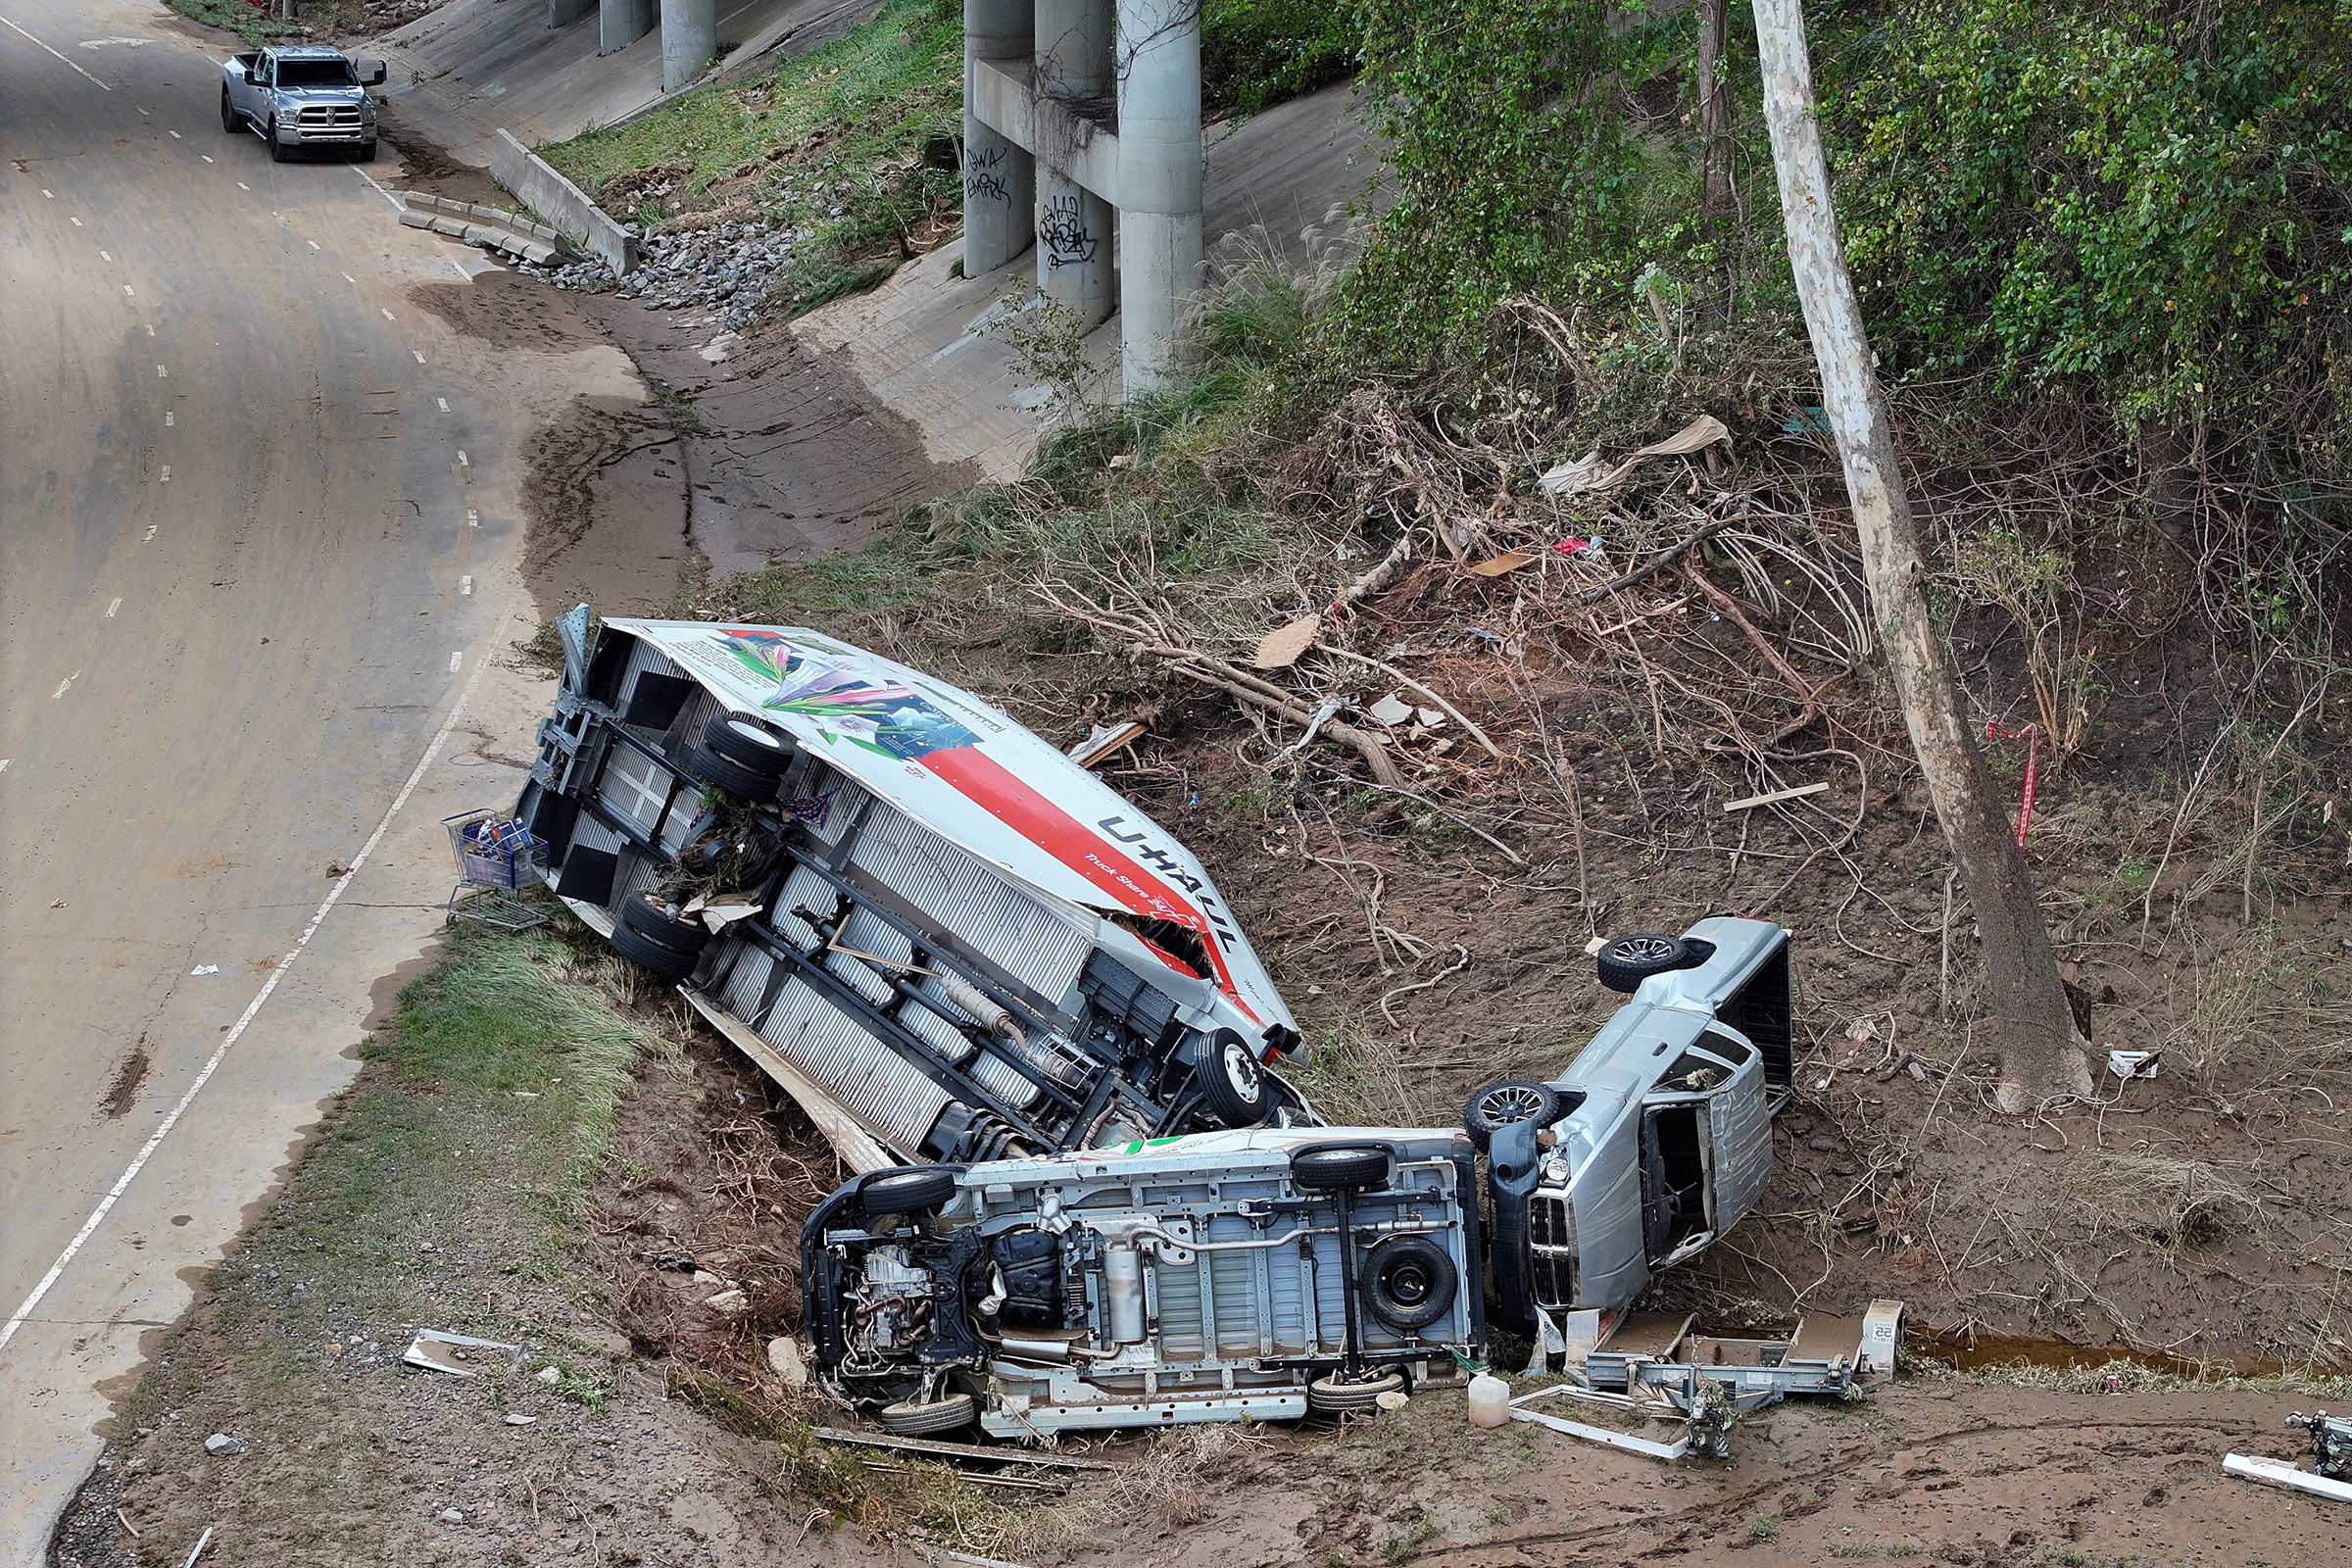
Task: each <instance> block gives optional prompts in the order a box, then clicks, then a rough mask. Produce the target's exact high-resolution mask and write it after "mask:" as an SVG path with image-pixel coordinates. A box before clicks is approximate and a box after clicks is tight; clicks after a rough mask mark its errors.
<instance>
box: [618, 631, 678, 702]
mask: <svg viewBox="0 0 2352 1568" xmlns="http://www.w3.org/2000/svg"><path fill="white" fill-rule="evenodd" d="M685 673H686V672H685V671H684V670H682V669H680V668H679V667H678V666H677V664H676V663H675V662H673V661H672V660H671V659H670V657H669V656H668V655H667V654H665V653H663V652H662V650H661V649H659V648H657V647H655V646H654V645H653V644H652V643H649V642H647V641H646V640H645V639H644V638H642V637H639V638H634V639H632V640H631V645H630V648H629V662H628V665H627V667H626V668H625V669H623V670H622V671H621V676H620V695H619V696H618V697H615V698H614V699H613V708H614V709H615V710H616V711H620V712H623V713H625V712H627V711H629V699H630V698H632V697H634V696H636V695H637V677H638V676H640V675H667V676H670V677H671V678H673V679H675V678H676V677H678V676H681V675H684V674H685Z"/></svg>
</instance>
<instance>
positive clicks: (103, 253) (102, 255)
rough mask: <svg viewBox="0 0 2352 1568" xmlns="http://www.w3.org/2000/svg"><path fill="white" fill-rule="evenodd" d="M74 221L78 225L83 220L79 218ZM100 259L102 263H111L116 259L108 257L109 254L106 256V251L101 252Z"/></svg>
mask: <svg viewBox="0 0 2352 1568" xmlns="http://www.w3.org/2000/svg"><path fill="white" fill-rule="evenodd" d="M73 221H75V222H76V223H78V222H80V221H81V220H80V219H78V218H76V219H75V220H73ZM98 259H99V260H100V261H102V262H111V261H113V260H114V258H113V257H112V256H109V255H107V254H106V252H104V251H100V252H99V253H98Z"/></svg>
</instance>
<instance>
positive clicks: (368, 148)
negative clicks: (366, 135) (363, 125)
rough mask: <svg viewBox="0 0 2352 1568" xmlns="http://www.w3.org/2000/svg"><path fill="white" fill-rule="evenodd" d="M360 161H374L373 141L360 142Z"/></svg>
mask: <svg viewBox="0 0 2352 1568" xmlns="http://www.w3.org/2000/svg"><path fill="white" fill-rule="evenodd" d="M360 162H361V163H363V164H372V163H374V162H375V143H373V142H371V141H364V142H362V143H360Z"/></svg>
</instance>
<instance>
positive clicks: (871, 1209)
mask: <svg viewBox="0 0 2352 1568" xmlns="http://www.w3.org/2000/svg"><path fill="white" fill-rule="evenodd" d="M961 1174H962V1168H961V1167H960V1166H956V1165H909V1166H907V1167H906V1168H904V1169H901V1170H885V1171H876V1172H875V1173H874V1174H873V1175H871V1176H868V1177H867V1178H866V1179H865V1180H864V1181H862V1182H859V1183H858V1213H859V1214H860V1215H862V1216H864V1217H865V1218H867V1219H881V1218H883V1217H884V1216H885V1215H889V1214H928V1213H930V1212H931V1211H932V1210H933V1209H935V1208H937V1207H939V1205H940V1204H942V1203H944V1202H946V1201H948V1200H949V1199H951V1198H954V1197H955V1196H956V1177H957V1176H959V1175H961Z"/></svg>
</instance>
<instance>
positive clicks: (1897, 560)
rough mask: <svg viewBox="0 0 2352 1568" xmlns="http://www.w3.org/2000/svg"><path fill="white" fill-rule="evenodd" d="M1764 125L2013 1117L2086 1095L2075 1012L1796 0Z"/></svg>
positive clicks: (1775, 61)
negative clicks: (1989, 737) (1907, 439)
mask: <svg viewBox="0 0 2352 1568" xmlns="http://www.w3.org/2000/svg"><path fill="white" fill-rule="evenodd" d="M1755 15H1756V42H1757V52H1758V54H1759V55H1761V56H1762V59H1763V67H1764V118H1765V123H1766V124H1767V125H1768V126H1769V128H1770V130H1771V132H1772V157H1773V165H1774V167H1775V169H1776V171H1777V172H1778V173H1779V175H1780V188H1781V211H1782V215H1783V218H1784V219H1785V221H1787V223H1788V228H1789V265H1790V267H1791V268H1792V269H1793V270H1794V271H1795V274H1796V292H1797V298H1798V300H1799V301H1800V302H1801V303H1802V305H1803V307H1804V313H1805V326H1806V328H1807V330H1808V331H1809V332H1810V333H1811V335H1812V339H1813V356H1814V358H1815V360H1817V361H1818V362H1819V363H1820V367H1821V392H1822V408H1823V412H1825V413H1826V414H1828V416H1829V418H1830V425H1831V428H1832V429H1834V430H1835V431H1836V432H1837V435H1838V453H1839V455H1840V456H1841V457H1842V458H1843V460H1844V464H1845V487H1846V493H1847V495H1848V496H1849V498H1850V499H1851V502H1852V505H1853V511H1854V526H1855V530H1856V532H1857V533H1858V534H1859V535H1860V540H1861V546H1862V568H1863V576H1864V578H1865V580H1866V582H1867V583H1868V585H1869V589H1870V602H1871V612H1872V614H1873V617H1874V618H1875V619H1876V621H1877V623H1878V636H1879V645H1880V648H1881V649H1882V650H1883V651H1884V653H1885V654H1886V656H1887V670H1888V672H1889V673H1890V674H1891V675H1892V676H1893V679H1894V689H1895V695H1896V698H1897V699H1898V700H1899V701H1900V702H1901V704H1902V708H1903V723H1904V724H1905V726H1906V727H1907V728H1908V729H1909V730H1910V732H1911V749H1912V751H1913V752H1914V753H1915V754H1916V755H1917V756H1918V758H1919V767H1920V772H1921V773H1922V774H1923V775H1924V776H1925V777H1926V779H1927V784H1928V793H1929V794H1930V795H1931V796H1932V797H1933V798H1934V800H1935V803H1936V817H1937V819H1938V820H1940V821H1941V822H1942V824H1943V835H1944V838H1945V839H1946V840H1947V841H1949V843H1950V844H1951V848H1952V858H1953V860H1954V861H1955V862H1956V863H1957V864H1958V866H1959V868H1960V880H1961V884H1962V886H1964V887H1965V888H1966V889H1967V890H1968V900H1969V904H1970V905H1971V907H1974V909H1975V910H1976V916H1977V926H1978V929H1979V930H1980V931H1981V932H1982V933H1983V936H1984V941H1985V978H1986V981H1987V983H1988V985H1989V988H1990V992H1991V996H1990V999H1989V1000H1990V1002H1991V1006H1992V1012H1993V1016H1994V1018H1995V1020H1996V1022H1997V1025H1998V1028H1999V1037H2000V1051H2001V1083H2000V1090H1999V1103H2000V1106H2001V1108H2002V1109H2004V1110H2008V1111H2022V1110H2027V1109H2031V1108H2034V1107H2037V1106H2045V1105H2048V1104H2049V1103H2052V1102H2054V1101H2059V1100H2064V1099H2067V1098H2069V1097H2075V1098H2083V1097H2087V1096H2088V1095H2089V1093H2090V1070H2089V1066H2088V1063H2087V1062H2086V1061H2085V1059H2084V1057H2083V1054H2082V1049H2081V1048H2080V1047H2079V1046H2078V1045H2077V1044H2076V1038H2075V1030H2074V1017H2073V1014H2072V1012H2071V1011H2070V1010H2069V1008H2068V1006H2067V1004H2066V992H2065V990H2064V988H2063V987H2062V986H2061V985H2060V983H2059V979H2058V963H2057V958H2056V956H2054V954H2053V953H2052V951H2051V948H2050V933H2049V928H2048V927H2047V926H2046V925H2045V924H2044V923H2043V921H2042V917H2041V905H2040V902H2039V899H2038V898H2037V896H2036V894H2035V892H2034V877H2033V873H2032V872H2031V871H2030V870H2028V868H2027V866H2026V858H2025V854H2024V852H2023V851H2022V850H2020V849H2019V848H2018V845H2017V839H2016V836H2015V830H2014V829H2013V828H2012V827H2011V826H2010V823H2009V813H2008V808H2007V805H2006V803H2005V802H2004V801H2003V800H2002V799H2001V797H2000V795H1999V794H1998V793H1997V792H1996V791H1995V789H1994V787H1993V781H1992V776H1991V774H1990V773H1988V772H1987V771H1986V770H1985V759H1984V758H1983V756H1982V755H1980V754H1979V752H1978V750H1977V743H1976V737H1975V736H1974V735H1972V734H1971V733H1970V730H1969V726H1968V724H1967V722H1966V720H1965V719H1964V718H1963V717H1962V715H1961V704H1960V694H1959V689H1958V687H1957V686H1956V684H1955V683H1954V682H1953V679H1952V672H1951V666H1950V664H1949V662H1947V661H1946V659H1945V656H1944V649H1943V644H1942V641H1941V639H1940V638H1938V637H1937V636H1936V628H1935V625H1934V623H1933V622H1932V621H1931V620H1930V619H1929V615H1928V593H1927V564H1926V562H1925V561H1924V560H1923V559H1922V556H1921V552H1920V545H1919V530H1918V527H1917V525H1916V524H1915V523H1914V522H1913V520H1912V516H1911V502H1910V498H1909V496H1908V495H1907V494H1906V493H1905V491H1904V488H1903V475H1902V469H1901V467H1900V466H1899V465H1898V464H1897V462H1896V459H1895V454H1894V430H1893V424H1892V421H1891V420H1890V419H1889V417H1888V415H1887V398H1886V393H1885V392H1884V391H1883V390H1882V389H1881V387H1880V385H1879V378H1878V375H1877V373H1876V371H1875V369H1874V368H1873V362H1872V356H1871V352H1870V342H1869V339H1868V338H1867V336H1866V335H1865V334H1864V332H1863V328H1862V313H1861V308H1860V306H1859V305H1858V304H1857V303H1856V300H1855V297H1854V281H1853V277H1852V274H1850V273H1849V272H1848V271H1847V270H1846V267H1845V252H1844V250H1843V248H1842V247H1841V246H1840V245H1839V243H1838V215H1837V212H1836V210H1835V209H1834V208H1833V207H1832V206H1831V204H1830V173H1829V165H1828V161H1827V160H1826V158H1825V157H1824V156H1823V153H1822V145H1821V127H1820V124H1819V123H1817V122H1816V120H1815V118H1814V110H1813V68H1812V63H1811V61H1810V59H1809V58H1808V56H1807V54H1806V50H1805V19H1804V10H1803V7H1802V4H1801V0H1756V5H1755Z"/></svg>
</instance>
